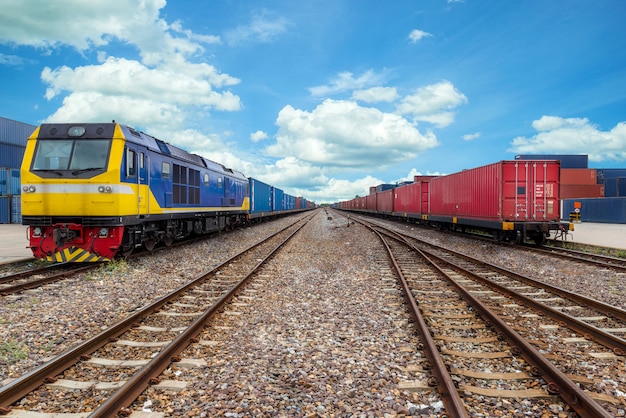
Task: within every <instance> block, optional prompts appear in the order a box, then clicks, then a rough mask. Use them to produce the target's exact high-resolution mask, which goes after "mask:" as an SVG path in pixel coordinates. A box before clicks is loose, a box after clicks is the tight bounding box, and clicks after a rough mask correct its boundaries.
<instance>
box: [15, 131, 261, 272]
mask: <svg viewBox="0 0 626 418" xmlns="http://www.w3.org/2000/svg"><path fill="white" fill-rule="evenodd" d="M21 178H22V202H21V203H22V223H23V224H25V225H29V228H28V234H29V239H30V248H31V249H32V251H33V254H34V255H35V257H37V258H43V259H48V260H50V261H80V262H83V261H102V260H108V259H112V258H113V257H114V256H115V255H117V254H124V255H128V254H130V253H131V252H132V251H133V250H135V249H136V248H138V247H141V246H143V247H145V248H147V249H148V250H151V249H152V248H154V246H155V245H157V244H159V243H164V244H165V245H171V244H172V243H173V242H174V241H175V240H177V239H180V238H183V237H186V236H189V235H191V234H203V233H208V232H212V231H218V230H222V229H228V228H230V227H234V226H236V225H237V224H240V223H243V222H245V221H246V219H247V214H248V210H249V207H250V203H249V198H248V179H247V178H246V176H245V175H244V174H242V173H240V172H238V171H234V170H231V169H228V168H226V167H224V166H223V165H221V164H218V163H216V162H213V161H210V160H207V159H205V158H203V157H200V156H198V155H195V154H191V153H188V152H186V151H184V150H182V149H180V148H177V147H175V146H173V145H171V144H168V143H166V142H164V141H162V140H159V139H157V138H154V137H152V136H150V135H147V134H145V133H143V132H139V131H136V130H134V129H133V128H131V127H128V126H125V125H121V124H118V123H115V122H113V123H83V124H67V123H60V124H42V125H41V126H40V127H38V128H37V129H36V130H35V131H34V132H33V134H32V135H31V136H30V137H29V138H28V142H27V145H26V151H25V154H24V160H23V163H22V168H21Z"/></svg>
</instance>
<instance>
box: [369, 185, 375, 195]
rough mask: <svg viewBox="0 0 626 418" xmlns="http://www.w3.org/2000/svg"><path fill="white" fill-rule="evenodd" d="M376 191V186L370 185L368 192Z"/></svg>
mask: <svg viewBox="0 0 626 418" xmlns="http://www.w3.org/2000/svg"><path fill="white" fill-rule="evenodd" d="M374 193H376V186H370V194H374Z"/></svg>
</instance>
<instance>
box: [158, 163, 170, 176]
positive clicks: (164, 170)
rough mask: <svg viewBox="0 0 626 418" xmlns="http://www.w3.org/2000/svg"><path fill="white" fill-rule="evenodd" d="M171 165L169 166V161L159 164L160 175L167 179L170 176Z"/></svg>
mask: <svg viewBox="0 0 626 418" xmlns="http://www.w3.org/2000/svg"><path fill="white" fill-rule="evenodd" d="M171 172H172V170H171V167H170V163H165V162H164V163H163V164H161V177H163V178H164V179H169V178H170V176H171V174H170V173H171Z"/></svg>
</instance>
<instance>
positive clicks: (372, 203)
mask: <svg viewBox="0 0 626 418" xmlns="http://www.w3.org/2000/svg"><path fill="white" fill-rule="evenodd" d="M376 196H378V193H374V194H370V195H367V196H365V200H366V202H365V209H366V210H367V211H368V212H376Z"/></svg>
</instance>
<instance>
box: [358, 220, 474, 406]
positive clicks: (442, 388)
mask: <svg viewBox="0 0 626 418" xmlns="http://www.w3.org/2000/svg"><path fill="white" fill-rule="evenodd" d="M370 229H371V230H372V231H373V232H374V233H375V234H376V235H378V237H379V238H380V240H381V242H382V243H383V245H384V246H385V249H386V250H387V256H388V257H389V259H390V260H391V262H392V263H393V266H394V269H395V271H396V274H397V277H398V280H399V282H400V284H401V286H402V290H403V293H404V298H405V299H406V301H407V302H408V304H409V306H410V309H411V316H412V317H413V318H414V320H415V323H416V326H417V329H418V332H419V334H420V335H419V337H420V340H421V341H422V343H423V344H424V346H425V350H424V351H425V355H426V357H427V358H428V361H429V362H430V364H431V365H432V366H433V368H432V373H433V375H434V376H435V378H436V386H437V390H438V393H439V394H440V396H441V398H442V401H443V403H444V406H445V408H446V414H447V416H450V417H452V418H464V417H467V418H469V414H468V412H467V409H466V408H465V405H464V404H463V400H462V399H461V397H460V395H459V391H458V390H457V389H456V387H455V386H454V382H453V381H452V378H451V376H450V373H449V372H448V370H447V368H446V365H445V363H444V362H443V360H442V358H441V356H439V355H438V354H437V353H438V350H437V346H436V344H435V341H434V339H433V337H432V336H431V335H430V330H429V328H428V325H426V321H425V320H424V317H423V316H422V313H421V312H420V310H419V308H418V305H417V302H416V300H415V297H414V296H413V293H412V292H411V288H410V287H409V284H408V282H407V281H406V278H405V277H404V274H402V270H401V269H400V266H399V265H398V262H397V260H396V258H395V257H394V255H393V252H392V250H391V248H390V247H389V245H388V244H387V242H386V241H385V239H384V238H383V237H382V235H381V234H380V233H379V232H378V231H377V230H375V229H373V228H370ZM433 383H435V382H433Z"/></svg>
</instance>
